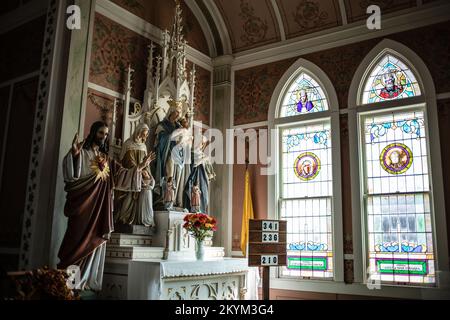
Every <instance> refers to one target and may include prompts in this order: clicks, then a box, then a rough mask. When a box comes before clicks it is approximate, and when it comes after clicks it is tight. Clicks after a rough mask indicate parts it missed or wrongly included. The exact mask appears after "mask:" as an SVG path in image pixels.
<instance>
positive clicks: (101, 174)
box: [91, 155, 109, 182]
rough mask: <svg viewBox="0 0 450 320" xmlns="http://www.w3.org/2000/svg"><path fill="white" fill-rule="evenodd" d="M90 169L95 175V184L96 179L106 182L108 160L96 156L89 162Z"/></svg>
mask: <svg viewBox="0 0 450 320" xmlns="http://www.w3.org/2000/svg"><path fill="white" fill-rule="evenodd" d="M91 169H92V171H93V172H94V173H95V174H96V177H95V182H97V180H98V179H102V181H106V179H108V177H109V165H108V160H107V159H106V157H104V156H101V155H99V156H96V157H95V159H94V160H92V161H91Z"/></svg>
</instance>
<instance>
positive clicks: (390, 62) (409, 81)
mask: <svg viewBox="0 0 450 320" xmlns="http://www.w3.org/2000/svg"><path fill="white" fill-rule="evenodd" d="M419 95H420V87H419V84H418V83H417V81H416V77H415V76H414V74H413V72H412V71H411V69H410V68H408V67H407V66H406V64H404V63H403V62H402V61H400V60H399V59H398V58H396V57H394V56H393V55H390V54H386V55H385V56H384V57H383V58H382V59H381V60H380V62H379V63H378V64H377V65H376V66H375V67H374V68H373V70H372V72H371V73H370V76H369V77H368V78H367V81H366V83H365V86H364V92H363V95H362V103H363V104H367V103H375V102H382V101H387V100H395V99H404V98H409V97H414V96H419Z"/></svg>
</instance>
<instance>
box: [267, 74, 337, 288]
mask: <svg viewBox="0 0 450 320" xmlns="http://www.w3.org/2000/svg"><path fill="white" fill-rule="evenodd" d="M316 68H317V67H316ZM330 86H331V82H330ZM283 87H284V88H285V89H284V90H281V92H280V96H279V102H280V104H279V107H278V110H279V111H278V114H277V115H276V117H275V120H274V123H275V127H276V128H277V129H278V130H277V132H278V136H279V147H278V150H279V151H278V152H279V160H278V161H279V165H278V173H277V181H278V182H277V195H278V196H277V199H278V202H277V211H278V218H279V219H282V220H286V221H287V229H288V230H287V266H286V267H283V268H280V269H279V276H280V277H289V278H297V279H328V280H333V279H336V274H337V272H336V270H335V265H336V256H335V248H336V242H335V239H334V235H335V232H336V230H335V226H336V224H337V225H339V224H340V223H339V221H340V218H339V219H335V212H336V211H337V212H339V214H340V209H336V207H337V205H336V204H335V197H334V196H335V195H334V192H335V190H336V188H337V187H336V184H335V182H336V183H339V182H338V181H340V180H339V179H335V175H336V174H339V172H340V167H339V161H338V160H337V159H336V160H334V159H335V158H336V154H335V153H333V150H334V149H335V148H336V149H338V148H339V139H338V138H335V135H333V134H332V131H333V130H338V129H336V128H338V127H339V115H338V113H336V112H333V113H332V112H331V110H330V109H331V108H329V99H328V97H329V93H328V92H326V90H325V89H324V86H323V85H322V84H321V81H320V80H319V78H318V77H317V76H316V75H315V74H314V73H312V72H310V71H309V70H306V69H304V68H303V67H300V68H297V70H293V72H292V74H291V76H290V80H288V81H286V83H285V84H284V86H283ZM331 88H332V87H331ZM333 94H334V101H337V98H336V97H335V93H334V91H333ZM335 104H336V105H335V106H333V108H334V109H336V110H337V102H335ZM336 166H337V167H336ZM338 232H340V231H338ZM340 272H341V271H339V273H340ZM339 276H340V275H339Z"/></svg>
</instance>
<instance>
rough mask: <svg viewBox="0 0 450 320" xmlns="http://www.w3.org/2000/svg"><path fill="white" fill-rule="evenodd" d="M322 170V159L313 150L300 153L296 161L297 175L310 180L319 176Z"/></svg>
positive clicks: (295, 170) (295, 169) (304, 179)
mask: <svg viewBox="0 0 450 320" xmlns="http://www.w3.org/2000/svg"><path fill="white" fill-rule="evenodd" d="M319 171H320V160H319V157H317V156H316V155H315V154H314V153H312V152H304V153H302V154H300V155H299V156H298V157H297V158H296V159H295V162H294V172H295V175H296V176H297V177H298V178H299V179H301V180H303V181H309V180H312V179H314V178H315V177H317V175H318V174H319Z"/></svg>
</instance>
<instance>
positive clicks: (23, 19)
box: [0, 0, 48, 34]
mask: <svg viewBox="0 0 450 320" xmlns="http://www.w3.org/2000/svg"><path fill="white" fill-rule="evenodd" d="M47 6H48V2H47V1H42V0H34V1H30V2H28V3H27V4H24V5H22V6H20V7H19V8H17V9H15V10H13V11H10V12H8V13H6V14H4V15H2V16H1V18H0V34H3V33H6V32H8V31H10V30H13V29H15V28H17V27H19V26H21V25H23V24H25V23H27V22H30V21H32V20H34V19H36V18H38V17H40V16H43V15H45V14H46V13H47Z"/></svg>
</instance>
